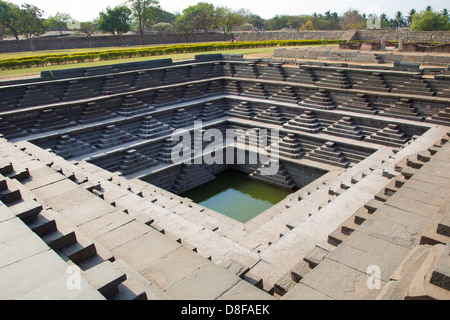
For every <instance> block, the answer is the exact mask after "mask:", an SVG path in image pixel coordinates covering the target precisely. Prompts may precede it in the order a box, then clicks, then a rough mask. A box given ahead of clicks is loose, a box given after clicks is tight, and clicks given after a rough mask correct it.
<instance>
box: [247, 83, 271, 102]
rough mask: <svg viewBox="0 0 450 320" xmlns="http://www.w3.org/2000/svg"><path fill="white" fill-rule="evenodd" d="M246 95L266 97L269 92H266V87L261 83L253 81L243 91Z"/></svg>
mask: <svg viewBox="0 0 450 320" xmlns="http://www.w3.org/2000/svg"><path fill="white" fill-rule="evenodd" d="M244 94H245V95H247V96H252V97H258V98H264V99H266V98H268V97H269V96H270V94H269V93H268V92H267V90H266V87H265V85H264V84H263V83H259V82H257V83H255V84H254V85H253V86H252V87H251V88H249V89H247V90H246V91H245V92H244Z"/></svg>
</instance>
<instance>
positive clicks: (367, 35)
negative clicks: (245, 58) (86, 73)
mask: <svg viewBox="0 0 450 320" xmlns="http://www.w3.org/2000/svg"><path fill="white" fill-rule="evenodd" d="M234 34H236V35H238V40H239V41H266V40H308V39H325V38H326V39H329V40H341V39H343V40H347V41H351V40H364V41H379V40H380V39H382V38H386V39H387V40H388V41H398V40H399V39H401V38H403V39H405V41H415V42H445V43H450V32H448V31H421V32H416V31H407V30H399V31H396V30H390V29H389V30H360V31H356V30H314V31H295V30H294V31H261V32H253V31H240V32H235V33H234ZM229 39H230V36H229V35H225V34H223V33H210V34H209V35H208V39H207V41H228V40H229ZM204 41H206V38H205V35H204V34H203V33H194V34H189V35H182V34H166V35H159V34H153V35H146V36H145V37H144V43H145V45H153V44H168V43H186V42H204ZM141 44H142V43H141V39H140V36H139V35H126V36H122V37H121V38H120V43H119V45H120V46H135V45H141ZM33 45H34V50H36V51H39V50H60V49H75V48H89V47H92V48H100V47H114V46H117V40H116V38H115V37H114V36H96V37H93V38H92V40H90V39H89V38H87V37H51V38H50V37H48V38H37V39H34V40H33ZM21 51H30V44H29V42H28V41H27V40H19V41H16V40H5V41H0V53H4V52H21Z"/></svg>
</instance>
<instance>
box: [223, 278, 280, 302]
mask: <svg viewBox="0 0 450 320" xmlns="http://www.w3.org/2000/svg"><path fill="white" fill-rule="evenodd" d="M218 300H231V301H246V300H250V301H256V300H276V299H275V297H273V296H271V295H269V294H267V293H266V292H264V291H262V290H261V289H258V288H257V287H255V286H253V285H251V284H250V283H248V282H246V281H242V280H241V281H239V282H238V283H237V284H236V285H235V286H233V287H232V288H231V289H230V290H228V291H227V292H225V293H224V294H223V295H221V296H220V297H219V299H218Z"/></svg>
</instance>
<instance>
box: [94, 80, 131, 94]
mask: <svg viewBox="0 0 450 320" xmlns="http://www.w3.org/2000/svg"><path fill="white" fill-rule="evenodd" d="M135 90H136V88H134V87H132V86H131V85H130V84H128V83H124V82H122V81H119V80H118V79H116V78H114V77H112V76H108V77H106V79H105V82H104V84H103V89H102V94H103V95H112V94H118V93H125V92H130V91H135Z"/></svg>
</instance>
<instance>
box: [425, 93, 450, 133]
mask: <svg viewBox="0 0 450 320" xmlns="http://www.w3.org/2000/svg"><path fill="white" fill-rule="evenodd" d="M449 98H450V96H449ZM426 121H427V122H431V123H436V124H441V125H444V126H449V125H450V107H446V108H445V110H441V111H439V112H438V113H437V114H435V115H433V116H432V117H431V118H428V119H427V120H426Z"/></svg>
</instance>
